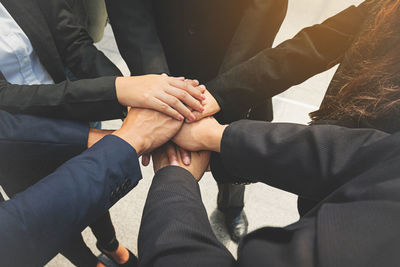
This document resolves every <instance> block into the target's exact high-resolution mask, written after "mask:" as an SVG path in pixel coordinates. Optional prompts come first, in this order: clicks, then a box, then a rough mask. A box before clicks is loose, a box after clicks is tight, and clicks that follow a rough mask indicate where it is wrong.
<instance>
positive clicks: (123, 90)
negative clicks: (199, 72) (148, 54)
mask: <svg viewBox="0 0 400 267" xmlns="http://www.w3.org/2000/svg"><path fill="white" fill-rule="evenodd" d="M115 88H116V94H117V98H118V101H119V103H120V104H121V105H124V106H128V107H133V108H147V109H153V110H157V111H159V112H161V113H164V114H166V115H168V116H170V117H173V118H175V119H177V120H180V121H182V120H184V118H186V119H187V120H188V121H195V120H196V117H195V115H194V114H193V112H192V110H193V111H196V112H200V113H201V112H203V111H204V107H203V104H202V101H203V100H205V99H206V96H204V95H203V93H204V92H205V90H206V89H205V87H204V86H199V82H198V81H195V80H185V79H184V78H174V77H168V76H167V75H165V74H163V75H145V76H135V77H118V78H117V79H116V82H115Z"/></svg>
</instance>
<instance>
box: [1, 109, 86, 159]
mask: <svg viewBox="0 0 400 267" xmlns="http://www.w3.org/2000/svg"><path fill="white" fill-rule="evenodd" d="M88 132H89V127H88V125H87V123H79V122H73V121H63V120H54V119H46V118H38V117H33V116H29V115H12V114H9V113H7V112H5V111H0V151H1V155H0V157H1V158H7V159H16V160H30V159H32V160H37V159H39V158H40V159H43V160H46V159H51V160H56V159H69V158H71V157H74V156H76V155H78V154H80V153H82V151H84V150H85V149H86V148H87V142H88Z"/></svg>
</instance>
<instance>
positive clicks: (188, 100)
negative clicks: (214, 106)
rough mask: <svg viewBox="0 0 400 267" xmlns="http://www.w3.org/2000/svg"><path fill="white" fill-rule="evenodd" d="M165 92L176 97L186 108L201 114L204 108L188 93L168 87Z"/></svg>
mask: <svg viewBox="0 0 400 267" xmlns="http://www.w3.org/2000/svg"><path fill="white" fill-rule="evenodd" d="M166 92H167V93H168V94H170V95H172V96H174V97H176V98H177V99H179V100H180V101H181V102H183V103H184V104H186V105H187V106H188V107H190V108H193V109H194V110H197V111H199V112H202V111H203V110H204V107H203V105H202V104H201V102H199V101H198V100H196V99H195V98H193V97H192V96H191V95H190V94H189V93H187V92H185V91H183V90H180V89H177V88H175V87H172V86H170V87H169V88H167V89H166Z"/></svg>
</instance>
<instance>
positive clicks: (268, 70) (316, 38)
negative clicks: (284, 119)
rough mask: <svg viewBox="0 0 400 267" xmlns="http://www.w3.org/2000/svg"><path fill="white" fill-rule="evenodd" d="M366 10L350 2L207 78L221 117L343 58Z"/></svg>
mask: <svg viewBox="0 0 400 267" xmlns="http://www.w3.org/2000/svg"><path fill="white" fill-rule="evenodd" d="M368 13H369V9H368V8H367V6H366V5H361V6H359V7H354V6H352V7H350V8H348V9H346V10H344V11H342V12H341V13H339V14H337V15H335V16H333V17H331V18H329V19H328V20H326V21H325V22H323V23H322V24H319V25H315V26H312V27H309V28H305V29H303V30H302V31H300V32H299V33H298V34H297V35H296V36H295V37H294V38H293V39H290V40H288V41H285V42H283V43H282V44H280V45H279V46H277V47H275V48H267V49H264V50H263V51H261V52H260V53H258V54H257V55H255V56H254V57H252V58H250V59H249V60H247V61H245V62H243V63H241V64H239V65H237V66H235V67H234V68H231V69H230V70H228V71H226V72H225V73H223V74H221V75H219V76H218V77H217V78H215V79H214V80H212V81H211V82H209V83H208V84H207V88H208V89H209V90H210V92H211V94H212V95H213V96H214V97H215V99H216V100H217V101H218V103H219V105H220V107H221V112H220V114H218V118H219V119H220V121H223V122H225V123H226V122H231V121H235V120H238V119H240V118H242V117H243V114H244V113H246V112H247V111H248V110H249V109H250V108H252V107H256V106H258V105H259V104H261V103H262V102H263V101H265V100H266V99H267V98H268V97H272V96H274V95H276V94H279V93H281V92H283V91H285V90H286V89H288V88H289V87H291V86H293V85H296V84H299V83H301V82H303V81H305V80H306V79H308V78H310V77H312V76H313V75H316V74H318V73H320V72H322V71H325V70H327V69H329V68H330V67H332V66H333V65H335V64H337V63H339V61H340V59H341V58H342V57H343V55H344V53H345V51H346V50H347V49H348V47H349V46H350V44H351V42H352V40H353V39H354V37H355V35H356V34H357V33H358V32H359V31H360V28H361V26H362V25H363V23H364V21H365V18H366V17H367V15H368Z"/></svg>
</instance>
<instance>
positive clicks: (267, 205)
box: [46, 0, 362, 267]
mask: <svg viewBox="0 0 400 267" xmlns="http://www.w3.org/2000/svg"><path fill="white" fill-rule="evenodd" d="M289 2H290V5H289V11H288V15H287V18H286V20H285V22H284V24H283V26H282V28H281V31H280V33H279V34H278V37H277V40H276V44H279V43H280V42H282V41H283V40H286V39H288V38H290V37H292V36H293V35H294V34H296V33H297V32H298V31H299V30H300V29H301V28H303V27H306V26H310V25H313V24H316V23H319V22H322V21H323V20H324V19H326V18H328V17H329V16H331V15H333V14H336V13H337V12H339V11H340V10H342V9H344V8H346V7H348V6H350V5H352V4H359V3H360V2H362V1H360V0H296V1H289ZM98 47H99V48H100V49H101V50H102V51H103V52H104V53H105V54H106V55H107V56H109V57H110V59H111V60H112V61H113V62H114V63H115V64H116V65H117V66H118V67H119V68H120V69H121V70H122V71H123V73H124V74H126V73H128V69H127V67H126V65H125V63H124V62H123V60H122V58H121V57H120V55H119V53H118V50H117V49H116V44H115V41H114V39H113V35H112V31H111V29H110V27H107V28H106V32H105V37H104V39H103V40H102V41H101V42H100V43H99V44H98ZM334 71H335V68H333V69H331V70H329V71H327V72H325V73H322V74H320V75H318V76H315V77H313V78H312V79H309V80H308V81H306V82H304V83H302V84H300V85H298V86H295V87H292V88H291V89H289V90H287V91H286V92H284V93H282V94H280V95H278V96H276V97H274V99H273V104H274V115H275V121H276V122H295V123H301V124H306V123H307V122H308V121H309V118H308V113H309V112H311V111H313V110H316V109H317V108H318V106H319V105H320V103H321V100H322V98H323V96H324V94H325V90H326V88H327V86H328V83H329V81H330V79H331V77H332V76H333V73H334ZM119 125H120V122H119V121H109V122H106V123H104V127H105V128H110V129H116V128H118V127H119ZM142 171H143V177H144V178H143V180H142V181H141V182H140V184H139V185H138V186H137V187H136V188H135V189H133V190H132V191H131V192H130V193H129V194H128V195H127V196H126V197H125V198H124V199H122V200H121V201H119V202H118V203H117V204H116V205H115V206H114V207H113V208H112V209H111V214H112V218H113V221H114V225H115V227H116V230H117V236H118V238H119V240H120V242H121V243H122V244H124V245H125V246H127V247H128V248H129V249H131V250H132V251H133V252H134V253H136V252H137V236H138V231H139V225H140V218H141V214H142V210H143V206H144V203H145V200H146V196H147V191H148V189H149V186H150V184H151V179H152V177H153V175H154V172H153V170H152V167H151V166H150V167H146V168H143V169H142ZM200 187H201V193H202V198H203V202H204V205H205V207H206V209H207V212H208V215H209V217H210V221H211V223H212V226H213V229H214V232H215V233H216V235H217V237H218V238H219V239H220V240H221V242H223V243H224V244H225V245H226V246H227V247H228V249H229V250H230V251H231V252H232V254H233V255H236V248H237V246H236V245H235V244H234V243H233V242H232V241H230V239H229V237H228V235H227V232H226V229H225V228H224V226H223V225H222V224H221V219H222V217H221V214H220V213H219V212H217V211H216V196H217V186H216V183H215V181H214V179H213V177H212V176H211V174H206V175H205V177H204V178H203V179H202V181H201V182H200ZM245 201H246V207H245V211H246V213H247V217H248V219H249V230H250V231H252V230H255V229H257V228H259V227H262V226H285V225H288V224H291V223H293V222H295V221H296V220H297V219H298V214H297V211H296V196H295V195H292V194H289V193H286V192H283V191H280V190H277V189H274V188H272V187H269V186H267V185H263V184H254V185H249V186H247V188H246V195H245ZM83 235H84V238H85V240H86V242H87V244H88V245H89V247H90V248H91V249H92V250H93V252H94V253H95V254H96V255H97V254H99V251H98V250H97V249H96V248H95V239H94V237H93V235H92V233H91V232H90V230H89V229H86V230H85V231H84V233H83ZM46 266H48V267H56V266H57V267H59V266H73V265H72V264H71V263H69V262H68V261H67V260H66V259H65V258H64V257H62V256H60V255H58V256H57V257H55V258H54V259H53V260H52V261H51V262H50V263H48V265H46Z"/></svg>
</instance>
